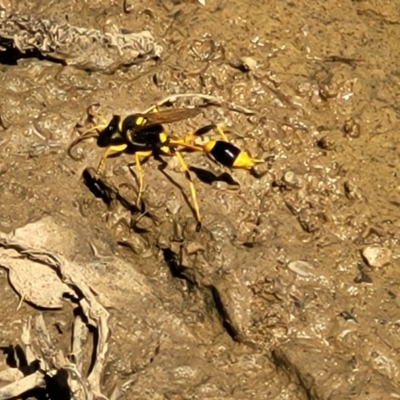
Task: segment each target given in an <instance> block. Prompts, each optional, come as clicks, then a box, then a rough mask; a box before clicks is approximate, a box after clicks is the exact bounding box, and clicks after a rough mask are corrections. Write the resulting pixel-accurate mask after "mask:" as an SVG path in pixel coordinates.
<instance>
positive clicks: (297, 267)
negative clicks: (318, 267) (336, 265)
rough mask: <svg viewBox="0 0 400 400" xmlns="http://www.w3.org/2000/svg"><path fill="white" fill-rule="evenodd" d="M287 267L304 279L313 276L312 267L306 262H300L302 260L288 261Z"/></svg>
mask: <svg viewBox="0 0 400 400" xmlns="http://www.w3.org/2000/svg"><path fill="white" fill-rule="evenodd" d="M287 267H288V268H289V269H290V270H291V271H293V272H294V273H296V274H297V275H300V276H302V277H304V278H306V277H310V276H314V275H315V274H314V272H313V270H314V267H313V266H312V265H311V264H310V263H309V262H307V261H302V260H296V261H290V263H288V265H287Z"/></svg>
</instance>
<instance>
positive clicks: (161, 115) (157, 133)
mask: <svg viewBox="0 0 400 400" xmlns="http://www.w3.org/2000/svg"><path fill="white" fill-rule="evenodd" d="M200 112H201V109H200V108H175V109H166V110H161V111H160V110H159V109H158V107H157V106H153V107H152V108H150V109H149V111H148V112H144V113H135V114H130V115H128V116H126V117H125V118H123V117H122V116H120V115H113V117H112V118H111V120H110V121H109V122H108V123H107V122H106V120H105V119H104V118H102V117H101V123H100V124H98V125H96V126H94V127H92V128H91V129H89V130H88V131H86V132H85V133H84V134H82V136H80V137H79V138H78V139H77V140H75V141H74V142H72V143H71V145H70V146H69V149H68V153H69V154H70V156H71V157H73V156H72V155H71V152H70V151H71V149H72V147H74V146H75V145H76V144H77V143H78V142H80V141H81V140H83V139H85V138H86V137H93V136H94V135H93V132H94V131H99V134H98V135H97V145H98V146H99V147H102V148H105V150H104V152H103V154H102V156H101V158H100V161H99V163H98V166H97V172H98V173H99V172H100V170H101V168H102V166H103V164H104V162H105V160H106V159H107V158H108V157H109V156H111V155H115V154H119V153H124V152H129V153H130V154H133V155H134V161H135V166H136V170H137V180H138V197H137V203H138V204H140V201H141V198H142V194H143V191H144V178H143V168H142V162H143V160H145V159H148V158H149V157H151V156H153V157H156V158H160V156H175V157H176V158H177V159H178V162H179V164H180V166H181V170H182V171H183V172H184V174H185V177H186V179H187V180H188V182H189V189H190V196H191V199H192V205H193V209H194V212H195V216H196V221H197V225H196V231H197V232H198V231H200V229H201V214H200V208H199V205H198V202H197V195H196V189H195V185H194V182H193V180H192V177H191V174H190V172H189V168H188V166H187V164H186V162H185V160H184V158H183V155H182V152H184V151H192V152H193V151H195V152H202V153H205V154H207V155H209V156H211V158H212V159H213V160H214V161H215V162H217V163H219V164H221V165H223V166H225V167H228V168H244V169H252V168H253V167H254V165H255V164H257V163H261V162H264V160H259V159H255V158H252V157H251V156H250V155H249V154H248V153H247V152H245V151H243V150H241V149H239V148H238V147H236V146H235V145H233V144H232V143H230V142H229V140H228V138H227V137H226V135H225V133H224V132H223V130H222V128H221V127H220V126H219V125H215V124H210V125H206V126H204V127H202V128H200V129H198V130H196V131H195V132H193V133H189V134H187V135H185V136H184V137H181V138H176V137H172V136H171V135H169V134H168V133H167V132H166V130H165V129H164V126H163V124H167V123H173V122H178V121H181V120H184V119H189V118H194V117H196V116H197V115H198V114H199V113H200ZM213 130H214V131H216V132H218V134H219V136H220V139H218V140H213V139H210V140H209V141H207V142H206V143H205V144H204V145H199V144H197V143H195V141H196V139H197V138H198V137H200V136H203V135H205V134H208V133H209V132H211V131H213Z"/></svg>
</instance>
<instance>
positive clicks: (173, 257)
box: [161, 247, 196, 289]
mask: <svg viewBox="0 0 400 400" xmlns="http://www.w3.org/2000/svg"><path fill="white" fill-rule="evenodd" d="M161 251H162V253H163V257H164V261H165V263H166V264H167V266H168V268H169V270H170V272H171V275H172V276H173V277H174V278H178V279H182V280H184V281H186V282H187V283H188V285H189V288H191V289H193V288H194V287H195V286H196V282H195V281H194V279H193V278H192V277H190V276H189V275H188V274H186V273H185V271H187V270H188V268H187V267H186V266H184V265H183V264H182V252H181V251H182V247H180V252H179V254H177V253H176V252H174V251H173V250H171V249H170V248H164V249H161Z"/></svg>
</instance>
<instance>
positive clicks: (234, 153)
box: [209, 140, 241, 167]
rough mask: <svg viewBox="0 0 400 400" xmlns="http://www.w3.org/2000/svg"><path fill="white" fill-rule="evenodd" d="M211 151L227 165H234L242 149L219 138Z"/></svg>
mask: <svg viewBox="0 0 400 400" xmlns="http://www.w3.org/2000/svg"><path fill="white" fill-rule="evenodd" d="M209 153H210V154H211V155H212V156H213V157H214V158H215V161H217V162H219V163H220V164H222V165H224V166H225V167H233V166H234V164H235V161H236V159H237V158H238V157H239V154H240V153H241V151H240V149H238V148H237V147H236V146H235V145H233V144H232V143H229V142H224V141H222V140H217V141H215V142H214V146H213V147H212V148H211V150H210V151H209Z"/></svg>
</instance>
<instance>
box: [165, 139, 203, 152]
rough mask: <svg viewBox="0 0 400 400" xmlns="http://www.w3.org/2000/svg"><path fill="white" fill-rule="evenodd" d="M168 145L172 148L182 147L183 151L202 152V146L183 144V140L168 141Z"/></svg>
mask: <svg viewBox="0 0 400 400" xmlns="http://www.w3.org/2000/svg"><path fill="white" fill-rule="evenodd" d="M168 144H169V145H172V146H173V147H182V148H183V149H185V150H192V151H200V152H204V147H203V146H197V145H194V144H189V143H185V141H184V139H170V140H168Z"/></svg>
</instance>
